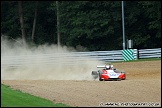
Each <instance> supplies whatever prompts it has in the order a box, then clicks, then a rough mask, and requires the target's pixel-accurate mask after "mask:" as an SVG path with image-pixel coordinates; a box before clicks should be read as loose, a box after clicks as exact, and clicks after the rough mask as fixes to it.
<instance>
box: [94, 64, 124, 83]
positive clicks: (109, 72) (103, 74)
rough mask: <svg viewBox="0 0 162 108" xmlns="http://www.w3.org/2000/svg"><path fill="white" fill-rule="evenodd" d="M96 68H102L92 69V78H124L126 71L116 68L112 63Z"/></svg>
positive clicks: (104, 79)
mask: <svg viewBox="0 0 162 108" xmlns="http://www.w3.org/2000/svg"><path fill="white" fill-rule="evenodd" d="M97 68H103V69H100V70H97V71H92V73H91V75H92V77H93V78H94V79H96V78H99V81H107V80H125V79H126V73H125V72H122V71H119V70H117V69H116V68H114V67H113V65H110V64H109V65H103V66H97Z"/></svg>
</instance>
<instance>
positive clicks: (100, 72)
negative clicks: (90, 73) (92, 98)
mask: <svg viewBox="0 0 162 108" xmlns="http://www.w3.org/2000/svg"><path fill="white" fill-rule="evenodd" d="M98 73H99V75H98V76H99V81H103V79H101V77H100V75H101V74H102V71H100V70H99V71H98Z"/></svg>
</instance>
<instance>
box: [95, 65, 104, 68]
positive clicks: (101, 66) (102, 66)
mask: <svg viewBox="0 0 162 108" xmlns="http://www.w3.org/2000/svg"><path fill="white" fill-rule="evenodd" d="M97 68H106V66H105V65H97Z"/></svg>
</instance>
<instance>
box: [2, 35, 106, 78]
mask: <svg viewBox="0 0 162 108" xmlns="http://www.w3.org/2000/svg"><path fill="white" fill-rule="evenodd" d="M102 64H104V62H101V61H98V60H96V59H94V58H90V57H88V56H83V55H81V54H80V53H77V51H76V50H75V49H74V48H68V47H66V46H63V47H60V48H58V47H57V45H47V44H45V45H40V46H37V47H36V46H31V45H23V44H22V40H21V39H16V40H13V39H8V38H7V37H4V36H1V80H92V79H93V78H92V76H91V72H92V70H97V68H96V66H97V65H102Z"/></svg>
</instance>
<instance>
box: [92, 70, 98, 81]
mask: <svg viewBox="0 0 162 108" xmlns="http://www.w3.org/2000/svg"><path fill="white" fill-rule="evenodd" d="M91 75H92V77H93V79H96V78H98V72H97V71H92V73H91Z"/></svg>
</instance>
